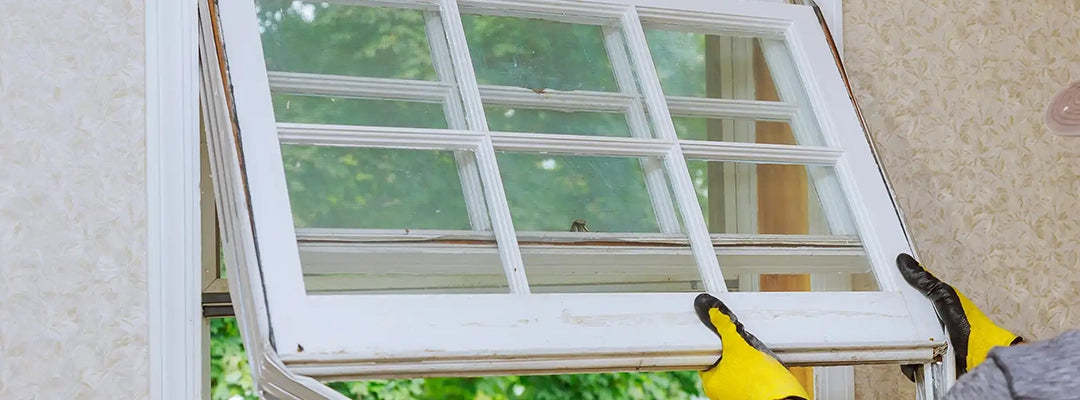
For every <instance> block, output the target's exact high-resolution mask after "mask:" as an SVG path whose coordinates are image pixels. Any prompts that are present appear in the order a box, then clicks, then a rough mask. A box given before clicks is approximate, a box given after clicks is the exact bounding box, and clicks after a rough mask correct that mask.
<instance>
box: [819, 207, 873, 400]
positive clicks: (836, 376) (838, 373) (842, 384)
mask: <svg viewBox="0 0 1080 400" xmlns="http://www.w3.org/2000/svg"><path fill="white" fill-rule="evenodd" d="M811 204H813V203H811ZM821 224H824V223H823V222H821V221H815V220H811V226H810V228H811V230H813V229H814V225H821ZM859 262H862V265H861V268H856V269H859V271H856V272H866V271H865V268H866V259H860V260H859ZM845 272H849V271H845ZM850 290H851V274H850V273H813V274H811V275H810V291H812V292H836V291H850ZM814 398H816V399H829V400H855V367H853V366H850V365H844V366H833V367H815V368H814Z"/></svg>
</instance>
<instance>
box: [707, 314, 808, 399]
mask: <svg viewBox="0 0 1080 400" xmlns="http://www.w3.org/2000/svg"><path fill="white" fill-rule="evenodd" d="M694 310H696V311H697V315H698V318H700V319H701V322H702V323H703V324H705V326H707V327H709V329H710V330H712V331H713V332H714V333H716V334H717V335H719V336H720V344H721V355H720V358H719V359H717V360H716V363H714V364H713V365H712V366H711V367H709V369H706V370H704V371H701V372H699V374H700V375H701V384H702V386H704V388H705V395H706V396H709V398H710V399H712V400H800V399H801V400H806V399H807V398H808V397H809V396H808V395H807V394H806V389H803V387H802V385H800V384H799V381H798V380H796V379H795V375H792V374H791V372H790V371H788V369H787V368H786V367H784V364H782V363H780V360H778V359H777V358H776V355H775V354H773V352H772V351H771V350H769V348H768V347H765V344H763V343H761V341H760V340H758V339H757V338H756V337H754V335H751V334H750V332H747V331H746V329H744V328H743V325H742V324H741V323H739V320H738V318H736V317H735V314H734V313H732V312H731V309H729V308H728V307H727V306H726V305H724V303H723V302H721V301H720V299H717V298H716V297H713V296H711V295H709V294H706V293H702V294H700V295H698V296H697V298H696V299H694Z"/></svg>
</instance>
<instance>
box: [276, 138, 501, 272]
mask: <svg viewBox="0 0 1080 400" xmlns="http://www.w3.org/2000/svg"><path fill="white" fill-rule="evenodd" d="M282 153H283V158H284V164H285V173H286V181H287V184H288V189H289V200H290V202H291V205H292V210H293V221H294V222H295V224H296V226H297V228H298V229H297V239H298V242H299V243H298V244H299V248H300V262H301V268H302V271H303V274H304V284H305V288H306V289H307V291H308V293H313V294H314V293H318V294H334V293H351V294H405V293H425V294H436V293H437V294H455V293H506V292H508V286H507V284H506V278H505V276H504V275H503V271H502V264H501V262H500V259H499V257H498V251H497V248H496V246H495V241H494V237H493V236H492V234H491V233H490V232H477V231H469V229H470V224H469V216H468V213H467V210H466V205H465V200H464V196H463V193H462V188H461V183H460V181H459V179H458V175H457V166H456V162H455V154H454V152H453V151H432V150H401V149H377V148H376V149H373V148H335V147H319V146H298V145H285V146H282ZM462 154H463V155H469V153H464V152H463V153H462ZM304 228H338V229H342V228H345V229H353V231H349V232H348V233H349V234H351V235H360V236H361V237H375V238H376V239H375V240H366V241H365V240H364V239H356V238H354V237H350V238H348V239H346V238H342V237H340V236H334V233H329V234H328V233H325V231H321V230H312V229H304ZM356 229H359V230H358V231H357V230H356ZM363 229H383V230H384V231H379V232H373V233H366V232H365V231H363ZM432 230H439V231H432ZM446 230H451V232H449V233H448V232H446ZM337 234H339V235H340V234H342V233H337ZM365 234H367V235H374V236H364V235H365ZM320 235H330V236H320ZM447 235H450V236H454V235H456V237H460V238H464V239H466V241H471V242H472V243H469V244H465V245H463V244H461V243H460V242H461V240H458V241H457V243H455V241H453V240H443V239H446V238H447ZM394 236H397V237H398V238H397V239H395V238H394Z"/></svg>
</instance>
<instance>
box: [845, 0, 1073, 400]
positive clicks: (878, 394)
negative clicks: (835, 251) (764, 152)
mask: <svg viewBox="0 0 1080 400" xmlns="http://www.w3.org/2000/svg"><path fill="white" fill-rule="evenodd" d="M843 5H844V42H845V43H844V46H845V58H846V63H847V67H848V72H849V75H850V78H851V80H852V84H853V86H854V89H855V93H856V96H857V97H858V99H859V101H860V103H861V105H862V106H863V112H864V114H865V117H866V118H867V120H868V122H869V125H870V128H871V130H872V134H873V138H874V141H875V143H876V144H877V146H878V149H879V151H880V155H881V157H882V159H883V163H884V165H885V167H886V169H887V171H888V173H889V175H890V177H891V179H892V182H893V184H894V186H895V189H896V192H897V196H898V197H899V201H900V205H901V207H902V208H903V210H904V212H905V213H906V214H907V220H908V223H909V224H910V228H911V230H912V232H913V236H914V239H915V241H916V245H917V247H918V251H919V253H920V255H921V257H922V258H923V260H922V261H924V263H925V264H926V265H928V267H929V268H930V269H932V270H933V271H934V272H935V273H937V274H938V275H939V276H941V277H942V278H943V279H945V280H946V281H949V282H951V283H953V284H955V286H957V287H958V288H960V289H961V290H963V291H966V292H967V293H968V294H969V297H971V298H972V299H973V300H974V301H975V302H976V303H978V304H979V305H980V306H982V307H983V309H984V310H985V311H987V313H988V314H990V315H991V316H992V317H993V318H995V319H996V320H997V321H999V322H1000V323H1001V324H1002V325H1004V326H1005V327H1008V328H1010V329H1012V330H1014V331H1016V332H1017V333H1021V334H1023V335H1025V336H1027V337H1029V338H1032V339H1046V338H1049V337H1052V336H1053V335H1055V334H1057V333H1059V332H1061V331H1063V330H1065V329H1069V328H1073V329H1078V328H1080V245H1078V241H1080V178H1078V177H1080V138H1062V137H1057V136H1054V135H1052V134H1050V133H1048V132H1047V131H1046V129H1045V128H1044V127H1043V125H1042V111H1043V107H1044V106H1045V104H1046V103H1047V101H1049V99H1050V98H1051V97H1052V96H1053V95H1054V93H1055V92H1056V91H1057V90H1058V89H1060V88H1061V87H1062V86H1064V85H1065V84H1066V83H1068V82H1070V81H1072V80H1077V79H1080V2H1076V1H1061V0H1029V1H1025V2H1022V5H1021V4H1020V3H1017V2H1011V1H1001V0H976V1H970V0H874V1H870V0H844V4H843ZM889 380H891V381H894V382H895V384H882V383H881V382H883V381H889ZM856 381H857V382H858V394H859V396H858V398H860V399H880V400H888V399H913V398H914V394H913V392H912V391H911V389H910V388H911V386H910V384H908V383H907V380H906V379H904V378H903V377H902V376H901V375H900V374H899V373H898V372H897V369H896V367H895V366H888V367H860V368H859V369H858V372H857V377H856Z"/></svg>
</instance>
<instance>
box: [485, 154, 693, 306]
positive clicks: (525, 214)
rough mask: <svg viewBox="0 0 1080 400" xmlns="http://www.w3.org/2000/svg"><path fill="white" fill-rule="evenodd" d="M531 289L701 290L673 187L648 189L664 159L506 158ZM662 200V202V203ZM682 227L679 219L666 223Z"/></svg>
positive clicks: (508, 188)
mask: <svg viewBox="0 0 1080 400" xmlns="http://www.w3.org/2000/svg"><path fill="white" fill-rule="evenodd" d="M498 160H499V168H500V170H501V172H502V177H503V182H504V185H505V187H506V196H507V200H508V202H509V203H510V213H511V215H512V218H513V220H514V227H515V228H516V229H517V231H518V241H519V242H520V244H521V247H522V250H521V252H522V257H523V259H524V262H525V271H526V274H527V276H528V279H529V285H530V287H531V288H532V291H533V292H535V293H562V292H576V293H581V292H676V291H700V290H703V286H702V284H701V282H700V278H699V276H698V272H697V266H696V264H695V262H694V258H693V255H692V253H691V252H690V247H689V245H688V240H687V238H686V235H685V234H683V233H678V232H677V233H661V232H663V230H662V229H661V224H660V221H659V220H658V217H657V216H658V215H666V216H667V217H665V218H672V219H674V215H675V211H674V206H673V205H672V202H671V200H670V198H671V193H670V188H669V187H668V185H667V184H666V183H664V184H662V185H660V186H661V187H658V188H652V187H650V186H649V185H648V184H646V179H645V176H646V169H649V170H650V171H651V170H652V169H653V168H657V170H656V171H659V169H658V168H659V166H660V160H658V159H638V158H629V157H597V156H560V155H549V154H519V153H499V154H498ZM654 198H655V199H656V200H654ZM666 223H668V224H672V225H674V226H675V227H676V229H677V226H678V222H677V221H666Z"/></svg>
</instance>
